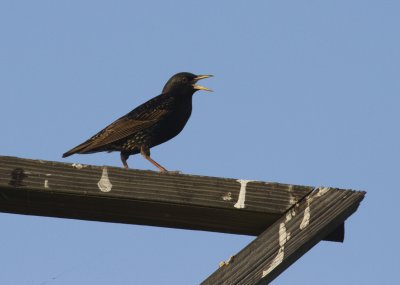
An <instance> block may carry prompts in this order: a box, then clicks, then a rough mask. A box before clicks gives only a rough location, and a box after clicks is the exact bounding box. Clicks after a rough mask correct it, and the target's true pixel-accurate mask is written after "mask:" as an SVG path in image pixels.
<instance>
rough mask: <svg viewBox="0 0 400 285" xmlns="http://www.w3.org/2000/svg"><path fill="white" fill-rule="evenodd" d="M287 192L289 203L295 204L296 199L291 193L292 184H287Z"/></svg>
mask: <svg viewBox="0 0 400 285" xmlns="http://www.w3.org/2000/svg"><path fill="white" fill-rule="evenodd" d="M288 192H289V203H290V204H292V205H293V204H296V203H297V200H296V198H295V197H294V196H293V194H292V192H293V185H289V189H288Z"/></svg>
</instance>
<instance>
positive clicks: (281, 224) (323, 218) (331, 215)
mask: <svg viewBox="0 0 400 285" xmlns="http://www.w3.org/2000/svg"><path fill="white" fill-rule="evenodd" d="M364 195H365V192H355V191H351V190H339V189H329V188H319V189H318V190H316V191H313V192H312V193H311V194H309V195H307V197H306V198H305V199H303V200H302V201H301V202H300V203H299V204H296V205H295V206H294V207H292V208H291V209H290V210H289V211H288V212H287V213H286V214H285V215H282V217H281V218H280V219H279V220H277V221H276V222H275V223H274V224H273V225H272V226H270V227H269V228H267V229H266V230H265V231H264V232H263V233H262V234H261V235H260V236H258V237H257V238H256V239H255V240H254V241H253V242H251V243H250V244H249V245H248V246H246V247H245V248H244V249H243V250H241V251H240V252H239V253H238V254H237V255H236V256H234V257H232V258H230V260H229V261H228V262H226V263H223V266H222V267H221V268H219V269H218V270H217V271H215V272H214V273H213V274H212V275H211V276H210V277H208V278H207V279H206V280H205V281H204V282H203V283H201V284H202V285H222V284H225V285H228V284H236V285H255V284H257V285H261V284H269V283H270V282H271V281H272V280H273V279H274V278H276V277H277V276H278V275H279V274H280V273H281V272H283V271H284V270H285V269H286V268H287V267H289V266H290V265H291V264H292V263H294V262H295V261H296V260H297V259H298V258H300V257H301V256H302V255H303V254H304V253H306V252H307V251H308V250H310V249H311V248H312V247H313V246H314V245H316V244H317V243H318V242H319V241H320V240H321V239H323V238H324V237H325V236H326V235H328V234H329V233H330V232H331V231H332V229H334V228H337V227H338V226H339V225H340V224H343V222H344V221H345V220H346V219H347V218H348V217H349V216H350V215H351V214H352V213H353V212H355V211H356V210H357V208H358V206H359V204H360V202H361V200H362V199H363V198H364Z"/></svg>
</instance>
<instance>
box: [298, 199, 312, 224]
mask: <svg viewBox="0 0 400 285" xmlns="http://www.w3.org/2000/svg"><path fill="white" fill-rule="evenodd" d="M310 217H311V214H310V203H308V205H307V207H306V208H305V209H304V217H303V220H302V221H301V223H300V230H304V229H305V228H306V227H307V226H308V224H309V223H310Z"/></svg>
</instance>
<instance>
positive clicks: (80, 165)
mask: <svg viewBox="0 0 400 285" xmlns="http://www.w3.org/2000/svg"><path fill="white" fill-rule="evenodd" d="M72 167H73V168H76V169H82V168H85V167H87V165H83V164H80V163H72Z"/></svg>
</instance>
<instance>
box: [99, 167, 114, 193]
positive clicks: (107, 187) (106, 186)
mask: <svg viewBox="0 0 400 285" xmlns="http://www.w3.org/2000/svg"><path fill="white" fill-rule="evenodd" d="M97 186H99V189H100V191H101V192H110V191H111V189H112V184H111V182H110V179H108V171H107V167H103V173H102V174H101V178H100V180H99V182H98V183H97Z"/></svg>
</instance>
